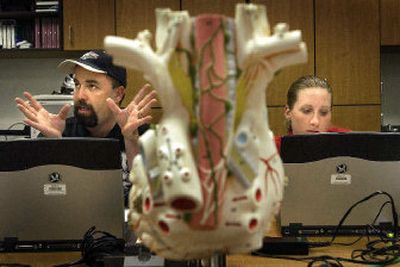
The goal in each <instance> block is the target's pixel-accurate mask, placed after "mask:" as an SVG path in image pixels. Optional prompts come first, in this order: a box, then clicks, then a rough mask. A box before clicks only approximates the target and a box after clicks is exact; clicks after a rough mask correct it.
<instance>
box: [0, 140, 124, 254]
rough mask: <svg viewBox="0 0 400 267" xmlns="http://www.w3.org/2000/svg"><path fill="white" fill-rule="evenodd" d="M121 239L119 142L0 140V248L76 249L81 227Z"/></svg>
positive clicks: (8, 249) (82, 229) (84, 229)
mask: <svg viewBox="0 0 400 267" xmlns="http://www.w3.org/2000/svg"><path fill="white" fill-rule="evenodd" d="M92 226H95V227H96V230H99V231H105V232H108V233H110V234H112V235H114V236H116V237H117V238H118V239H122V238H123V229H124V204H123V187H122V178H121V163H120V149H119V142H118V141H117V140H114V139H103V138H98V139H97V138H62V139H50V138H39V139H23V140H14V141H4V142H0V251H21V250H29V251H30V250H33V251H37V250H42V251H57V250H58V251H59V250H79V249H80V244H81V241H82V239H83V237H84V234H85V233H86V231H87V230H88V229H89V228H90V227H92Z"/></svg>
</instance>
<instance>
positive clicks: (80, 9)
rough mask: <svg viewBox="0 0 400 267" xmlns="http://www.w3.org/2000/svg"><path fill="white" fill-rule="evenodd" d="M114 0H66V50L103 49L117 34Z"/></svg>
mask: <svg viewBox="0 0 400 267" xmlns="http://www.w3.org/2000/svg"><path fill="white" fill-rule="evenodd" d="M114 11H115V5H114V0H85V1H82V0H64V1H63V16H64V50H89V49H102V48H103V40H104V37H105V36H106V35H114V34H115V15H114V14H115V12H114Z"/></svg>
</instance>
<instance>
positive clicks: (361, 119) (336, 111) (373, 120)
mask: <svg viewBox="0 0 400 267" xmlns="http://www.w3.org/2000/svg"><path fill="white" fill-rule="evenodd" d="M332 114H333V116H332V122H333V123H334V124H335V125H336V126H338V127H343V128H350V129H351V130H353V131H380V128H381V126H380V125H381V121H380V115H381V106H380V105H365V106H334V107H333V113H332Z"/></svg>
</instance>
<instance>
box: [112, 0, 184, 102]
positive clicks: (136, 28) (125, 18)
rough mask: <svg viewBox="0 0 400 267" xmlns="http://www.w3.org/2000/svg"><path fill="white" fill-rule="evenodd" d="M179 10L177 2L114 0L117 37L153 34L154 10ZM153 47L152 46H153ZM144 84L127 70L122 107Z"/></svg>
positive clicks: (154, 23)
mask: <svg viewBox="0 0 400 267" xmlns="http://www.w3.org/2000/svg"><path fill="white" fill-rule="evenodd" d="M167 7H168V8H171V9H172V10H179V8H180V1H179V0H146V1H142V0H116V14H117V15H116V32H117V35H118V36H122V37H126V38H130V39H134V38H136V35H137V33H138V32H140V31H143V30H145V29H148V30H149V31H150V32H151V33H152V34H153V45H154V38H155V30H156V18H155V9H156V8H167ZM153 47H154V46H153ZM145 83H146V81H145V79H144V78H143V74H142V73H141V72H139V71H134V70H128V86H127V91H126V97H125V99H124V101H123V103H122V106H126V105H127V104H128V103H129V102H130V101H131V100H132V99H133V97H134V95H135V94H136V93H137V91H138V90H139V89H140V88H141V87H142V86H143V85H144V84H145Z"/></svg>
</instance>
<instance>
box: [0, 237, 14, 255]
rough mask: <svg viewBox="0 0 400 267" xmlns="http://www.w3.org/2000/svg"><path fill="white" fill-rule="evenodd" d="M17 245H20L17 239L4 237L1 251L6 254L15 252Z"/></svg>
mask: <svg viewBox="0 0 400 267" xmlns="http://www.w3.org/2000/svg"><path fill="white" fill-rule="evenodd" d="M17 243H18V238H17V237H4V240H3V242H2V245H1V250H2V251H5V252H10V251H15V247H16V246H17Z"/></svg>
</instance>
